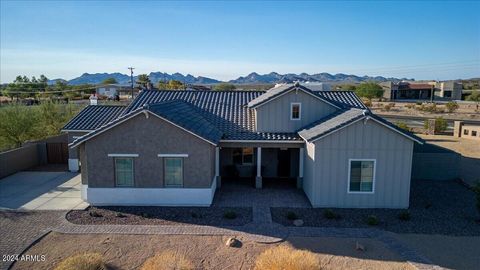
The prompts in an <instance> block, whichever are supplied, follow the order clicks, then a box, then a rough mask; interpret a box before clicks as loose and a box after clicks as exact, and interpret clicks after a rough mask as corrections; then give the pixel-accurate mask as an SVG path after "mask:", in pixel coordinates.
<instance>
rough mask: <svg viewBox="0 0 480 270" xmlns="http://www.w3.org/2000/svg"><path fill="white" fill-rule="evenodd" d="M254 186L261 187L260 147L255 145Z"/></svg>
mask: <svg viewBox="0 0 480 270" xmlns="http://www.w3.org/2000/svg"><path fill="white" fill-rule="evenodd" d="M255 188H262V148H261V147H257V176H256V177H255Z"/></svg>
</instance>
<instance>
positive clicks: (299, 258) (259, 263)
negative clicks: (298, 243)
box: [255, 246, 321, 270]
mask: <svg viewBox="0 0 480 270" xmlns="http://www.w3.org/2000/svg"><path fill="white" fill-rule="evenodd" d="M255 269H256V270H274V269H279V270H280V269H288V270H314V269H315V270H318V269H321V267H320V260H319V258H318V257H317V256H316V255H315V253H313V252H310V251H307V250H298V249H294V248H291V247H289V246H277V247H274V248H270V249H267V250H265V251H264V252H262V253H261V254H260V255H259V256H258V257H257V259H256V261H255Z"/></svg>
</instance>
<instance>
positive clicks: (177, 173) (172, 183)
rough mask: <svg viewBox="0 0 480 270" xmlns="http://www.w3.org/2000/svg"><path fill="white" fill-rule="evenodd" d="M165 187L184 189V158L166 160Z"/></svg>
mask: <svg viewBox="0 0 480 270" xmlns="http://www.w3.org/2000/svg"><path fill="white" fill-rule="evenodd" d="M164 162H165V167H164V174H165V177H164V179H165V186H166V187H183V158H179V157H170V158H164Z"/></svg>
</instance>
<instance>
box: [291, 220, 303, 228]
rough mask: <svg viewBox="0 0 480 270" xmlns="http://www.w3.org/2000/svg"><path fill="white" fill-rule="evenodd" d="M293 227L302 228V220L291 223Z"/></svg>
mask: <svg viewBox="0 0 480 270" xmlns="http://www.w3.org/2000/svg"><path fill="white" fill-rule="evenodd" d="M293 225H295V226H297V227H301V226H303V219H295V220H294V221H293Z"/></svg>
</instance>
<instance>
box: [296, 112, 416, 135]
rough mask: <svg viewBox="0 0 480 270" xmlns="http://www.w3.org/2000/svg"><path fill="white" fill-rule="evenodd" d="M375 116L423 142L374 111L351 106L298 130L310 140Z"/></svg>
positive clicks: (389, 125)
mask: <svg viewBox="0 0 480 270" xmlns="http://www.w3.org/2000/svg"><path fill="white" fill-rule="evenodd" d="M366 117H369V118H373V119H375V120H377V121H378V122H380V123H382V124H384V125H385V126H387V127H390V128H392V129H394V130H396V131H397V132H399V133H401V134H403V135H404V136H406V137H409V138H410V139H412V140H414V141H417V142H419V143H423V142H424V140H423V139H422V138H420V137H418V136H416V135H415V134H413V133H411V132H409V131H406V130H404V129H401V128H399V127H398V126H397V125H394V124H392V123H390V122H388V121H387V120H385V119H383V118H382V117H379V116H377V115H375V114H373V113H371V112H370V111H369V110H363V109H358V108H350V109H346V110H340V111H338V112H336V113H333V114H331V115H329V116H327V117H324V118H322V119H320V120H318V121H316V122H314V123H312V124H310V125H308V126H306V127H304V128H302V129H301V130H299V131H298V134H299V135H300V136H301V137H302V138H303V139H305V140H306V141H308V142H311V141H314V140H316V139H318V138H320V137H322V136H324V135H327V134H329V133H332V132H334V131H336V130H338V129H341V128H342V127H344V126H346V125H348V124H350V123H352V122H354V121H357V120H359V119H362V118H366Z"/></svg>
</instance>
